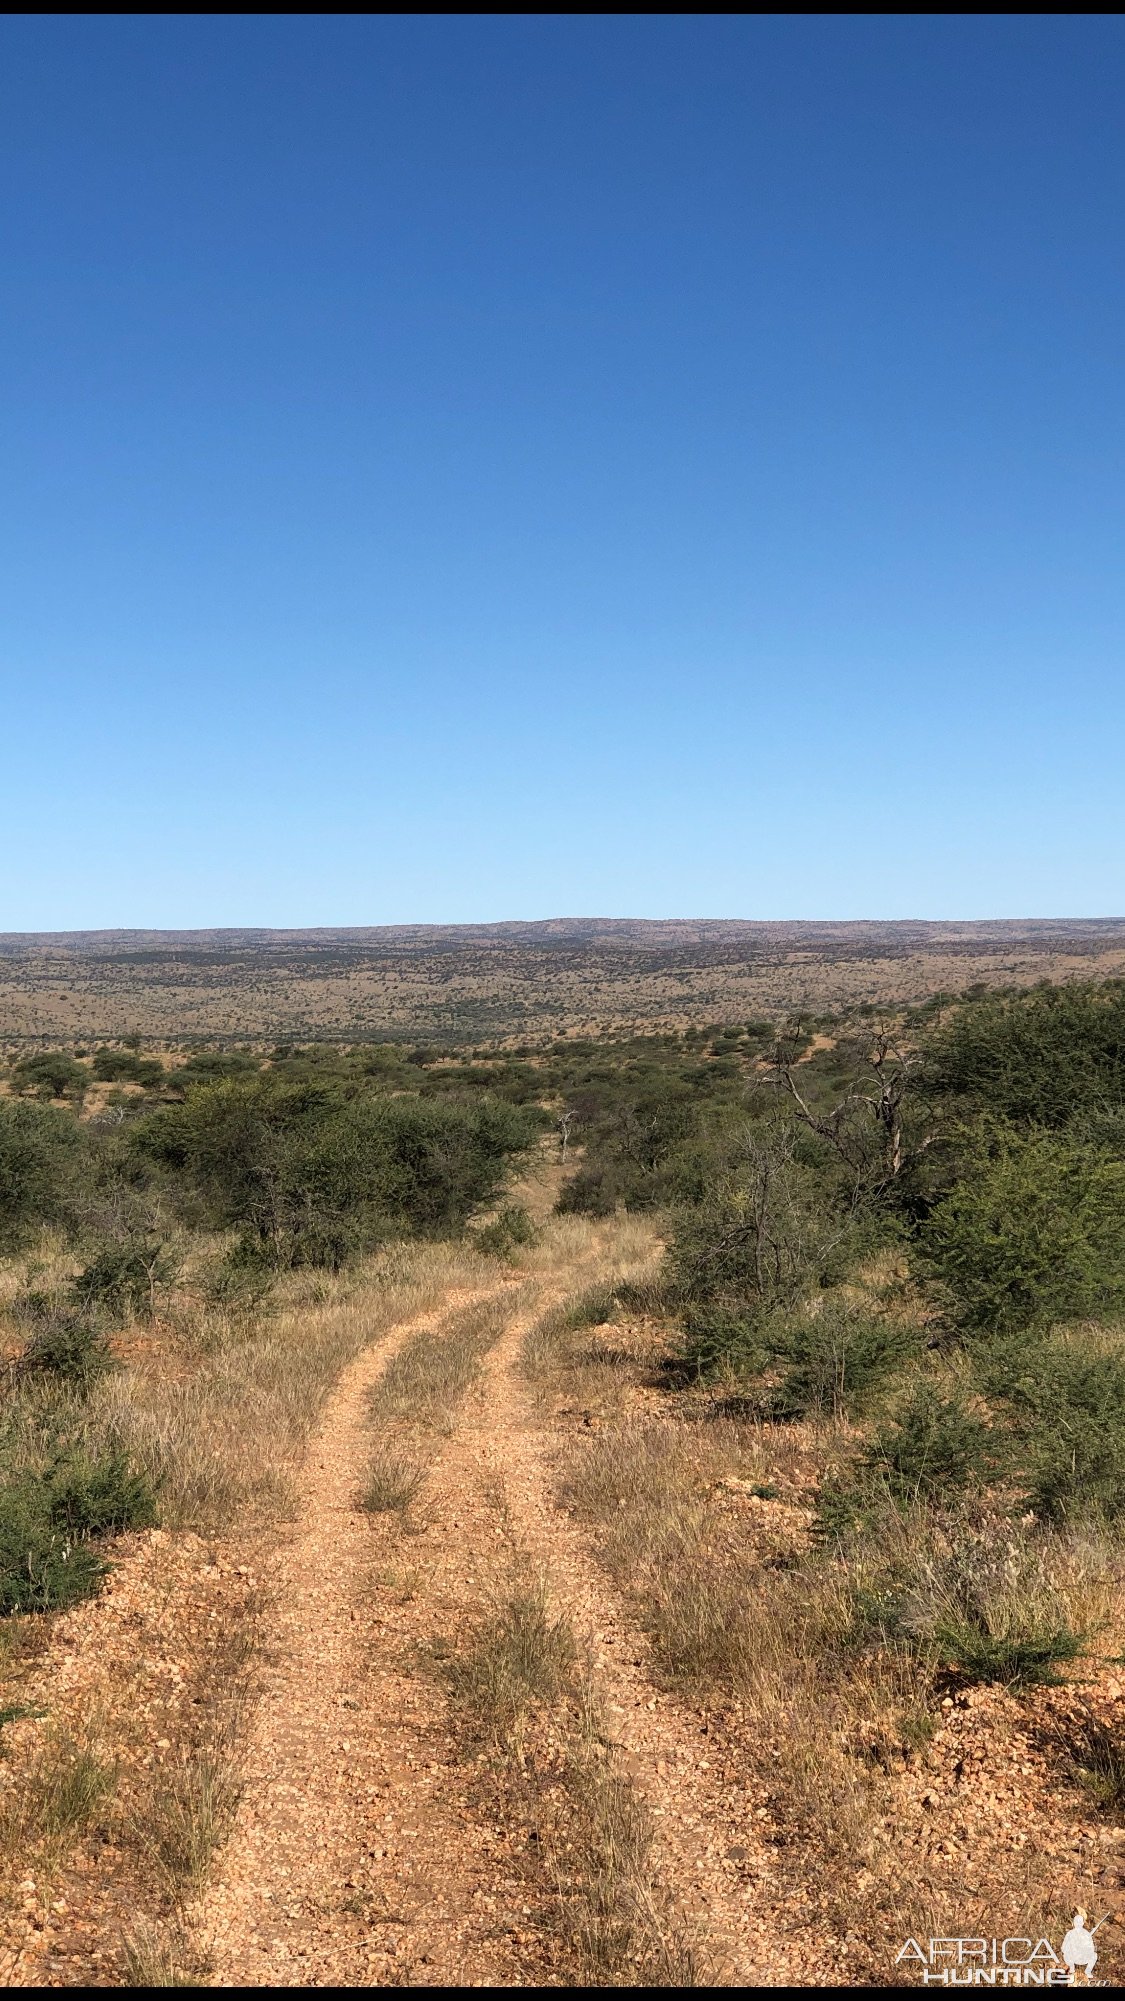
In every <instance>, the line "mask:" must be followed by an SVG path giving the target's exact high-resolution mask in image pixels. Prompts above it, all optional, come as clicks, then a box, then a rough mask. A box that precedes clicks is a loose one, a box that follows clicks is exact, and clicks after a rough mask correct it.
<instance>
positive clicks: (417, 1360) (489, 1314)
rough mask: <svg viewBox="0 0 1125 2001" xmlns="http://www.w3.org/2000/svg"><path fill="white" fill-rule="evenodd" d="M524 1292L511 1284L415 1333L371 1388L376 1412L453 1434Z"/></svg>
mask: <svg viewBox="0 0 1125 2001" xmlns="http://www.w3.org/2000/svg"><path fill="white" fill-rule="evenodd" d="M523 1297H524V1293H523V1289H522V1288H512V1289H511V1290H509V1291H507V1292H505V1293H504V1294H502V1295H501V1296H500V1297H499V1298H492V1299H485V1300H482V1301H478V1302H475V1303H474V1304H473V1305H472V1306H468V1307H466V1308H464V1309H463V1311H462V1312H460V1313H457V1314H454V1315H453V1316H452V1317H451V1318H449V1319H447V1320H444V1321H442V1322H440V1323H439V1325H438V1326H436V1327H427V1328H424V1329H423V1330H422V1332H421V1333H420V1334H416V1335H415V1336H414V1338H413V1340H411V1341H408V1342H407V1343H406V1345H405V1347H403V1348H400V1349H399V1351H398V1354H397V1355H395V1356H394V1357H393V1358H392V1360H391V1362H390V1363H389V1364H388V1366H387V1368H386V1369H384V1371H383V1374H382V1375H381V1376H380V1378H379V1380H378V1382H377V1383H376V1384H375V1386H374V1388H373V1389H372V1391H371V1397H370V1410H371V1414H372V1417H374V1418H376V1419H379V1420H381V1421H382V1422H383V1423H385V1424H400V1425H409V1426H410V1428H411V1430H412V1431H415V1432H430V1433H433V1434H434V1435H435V1436H436V1437H438V1438H443V1437H448V1436H449V1434H450V1432H451V1431H452V1430H453V1426H454V1423H455V1421H456V1417H457V1412H458V1410H459V1409H460V1406H461V1402H462V1400H463V1398H464V1397H465V1396H466V1395H467V1393H468V1391H469V1390H470V1389H471V1387H472V1385H473V1384H474V1383H475V1382H476V1381H477V1380H478V1379H479V1377H480V1374H481V1370H482V1367H483V1363H484V1358H485V1356H486V1355H487V1353H488V1351H489V1349H490V1348H492V1347H494V1346H495V1344H496V1342H497V1341H498V1340H499V1339H500V1336H501V1334H502V1333H503V1331H504V1329H505V1327H506V1326H507V1324H508V1322H509V1320H510V1319H511V1317H512V1315H513V1313H515V1312H517V1311H518V1309H519V1306H520V1303H521V1301H522V1299H523Z"/></svg>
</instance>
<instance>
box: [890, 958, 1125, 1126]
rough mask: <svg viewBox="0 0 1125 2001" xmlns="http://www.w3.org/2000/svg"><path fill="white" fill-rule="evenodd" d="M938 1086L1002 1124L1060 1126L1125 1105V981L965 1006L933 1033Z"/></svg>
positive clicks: (931, 1060)
mask: <svg viewBox="0 0 1125 2001" xmlns="http://www.w3.org/2000/svg"><path fill="white" fill-rule="evenodd" d="M928 1068H929V1072H930V1083H931V1086H932V1087H933V1088H935V1089H936V1090H937V1091H939V1092H943V1093H946V1094H956V1095H957V1096H960V1097H963V1098H967V1099H969V1100H970V1101H972V1102H974V1103H976V1104H977V1105H979V1106H981V1107H982V1108H986V1109H988V1110H989V1111H992V1112H995V1113H998V1114H999V1115H1000V1116H1001V1117H1002V1118H1006V1119H1013V1120H1015V1121H1017V1122H1019V1123H1022V1124H1030V1125H1039V1126H1054V1127H1062V1126H1066V1125H1069V1124H1070V1122H1071V1121H1072V1119H1073V1118H1074V1116H1075V1114H1076V1113H1081V1112H1083V1111H1085V1110H1086V1109H1087V1108H1094V1107H1096V1108H1103V1107H1106V1106H1118V1107H1120V1106H1121V1105H1123V1104H1125V982H1122V981H1120V980H1112V981H1107V982H1106V983H1105V984H1104V985H1092V984H1088V983H1086V982H1080V981H1075V982H1073V983H1068V984H1067V985H1065V986H1057V987H1050V986H1043V987H1037V988H1033V989H1032V991H1031V992H1030V993H1022V994H983V995H981V996H980V997H979V998H978V999H976V1000H972V1001H970V1002H968V1003H963V1004H962V1005H961V1006H959V1007H958V1008H957V1009H956V1010H955V1012H954V1013H953V1015H952V1017H951V1019H950V1020H949V1021H948V1022H947V1023H946V1024H945V1025H944V1026H943V1027H942V1028H940V1029H939V1030H938V1031H937V1032H936V1033H935V1035H934V1037H933V1039H932V1042H931V1044H930V1048H929V1051H928Z"/></svg>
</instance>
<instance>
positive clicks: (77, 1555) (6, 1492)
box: [0, 1474, 107, 1617]
mask: <svg viewBox="0 0 1125 2001" xmlns="http://www.w3.org/2000/svg"><path fill="white" fill-rule="evenodd" d="M106 1567H107V1566H106V1564H105V1563H104V1561H103V1560H102V1558H101V1557H99V1556H98V1555H96V1554H95V1552H94V1551H93V1550H91V1549H88V1548H86V1547H85V1546H84V1545H83V1544H81V1543H78V1544H76V1543H74V1542H73V1541H72V1540H71V1538H70V1537H69V1536H68V1535H67V1533H66V1530H65V1528H64V1527H63V1526H62V1525H61V1524H60V1523H58V1522H57V1521H56V1520H55V1519H54V1516H53V1515H52V1512H51V1496H50V1489H49V1487H48V1485H47V1483H46V1482H45V1481H44V1480H43V1479H42V1478H37V1477H35V1476H34V1475H30V1474H25V1475H23V1476H22V1477H20V1478H16V1479H11V1480H9V1481H8V1482H7V1483H6V1484H5V1485H3V1486H0V1616H2V1617H7V1616H8V1615H9V1614H11V1613H13V1612H53V1611H60V1610H62V1609H63V1607H65V1606H67V1605H73V1604H75V1603H77V1601H78V1600H79V1599H81V1598H88V1597H90V1595H91V1594H92V1593H93V1592H94V1591H96V1590H97V1589H98V1587H99V1585H100V1584H101V1581H102V1578H103V1577H104V1576H105V1572H106Z"/></svg>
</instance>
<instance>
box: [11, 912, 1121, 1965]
mask: <svg viewBox="0 0 1125 2001" xmlns="http://www.w3.org/2000/svg"><path fill="white" fill-rule="evenodd" d="M534 928H535V929H536V932H537V936H536V937H535V939H533V940H531V941H530V942H529V941H528V940H527V939H525V938H523V937H522V932H521V936H519V937H516V936H514V935H512V934H514V933H515V932H516V931H519V930H520V927H494V928H493V930H492V931H491V932H487V931H485V930H484V929H483V928H482V930H481V931H480V932H478V933H474V934H473V936H472V937H471V938H470V939H467V940H461V941H458V940H457V939H456V938H452V939H451V938H450V936H449V935H448V934H441V936H437V935H436V934H426V935H425V936H423V935H422V934H410V935H407V934H395V936H394V937H393V938H390V937H389V936H388V937H386V938H383V939H381V940H380V939H375V940H374V942H373V941H372V936H371V934H364V936H363V938H362V939H361V938H359V937H358V936H356V937H353V938H352V939H351V941H350V942H349V941H348V939H347V938H346V937H344V935H343V934H332V935H331V937H330V938H329V936H328V934H304V942H302V939H301V936H299V935H298V934H291V935H290V936H288V937H286V938H285V939H284V940H282V941H280V942H275V945H274V946H270V945H269V944H268V941H267V943H265V944H262V943H261V942H260V941H259V943H257V944H256V943H255V941H254V939H253V938H252V937H250V935H249V934H238V937H237V938H235V937H234V936H233V935H228V936H226V938H225V939H222V940H218V941H216V940H210V941H208V939H207V938H206V937H205V936H204V935H203V934H195V935H194V937H193V938H192V939H180V940H178V941H175V942H174V943H170V942H169V941H167V940H164V941H161V940H160V939H159V938H157V939H155V940H153V939H142V940H138V939H136V938H134V939H132V940H130V939H128V938H125V939H123V938H121V937H115V938H109V939H107V938H105V937H102V938H101V939H100V940H99V939H96V938H95V939H93V940H89V939H87V940H72V941H69V942H62V943H60V941H58V940H54V941H52V940H34V941H25V942H24V943H22V944H19V945H18V946H17V945H14V944H13V943H12V941H10V940H8V941H0V942H2V943H3V956H4V967H3V979H2V980H0V1006H2V1007H3V1010H4V1012H3V1015H2V1027H0V1033H3V1034H5V1035H6V1036H7V1041H6V1044H5V1048H4V1069H3V1076H2V1080H0V1344H2V1350H3V1369H4V1374H3V1403H2V1408H0V1673H2V1676H3V1682H4V1687H3V1691H2V1692H0V1978H2V1979H3V1980H4V1981H5V1982H6V1983H7V1984H9V1985H32V1986H87V1985H101V1986H161V1985H166V1986H172V1985H217V1986H229V1985H261V1986H277V1985H282V1986H286V1985H289V1986H325V1985H334V1984H336V1985H339V1984H343V1985H353V1986H365V1985H375V1984H383V1985H398V1986H411V1985H416V1986H431V1985H445V1986H458V1985H484V1986H497V1985H498V1986H517V1987H518V1986H542V1985H548V1986H550V1985H558V1986H567V1985H601V1986H627V1985H640V1984H655V1985H663V1986H671V1987H677V1986H685V1985H703V1986H707V1985H727V1984H740V1985H754V1984H759V1985H798V1986H839V1985H861V1986H873V1987H877V1986H894V1985H913V1984H915V1983H916V1981H917V1978H918V1973H919V1962H918V1960H917V1958H916V1957H915V1958H911V1957H910V1956H909V1955H908V1956H907V1957H905V1958H904V1957H902V1948H903V1947H904V1945H905V1943H906V1941H908V1940H916V1941H921V1943H922V1946H923V1949H926V1948H927V1947H928V1941H930V1940H931V1939H950V1938H954V1939H955V1938H970V1939H971V1938H978V1939H980V1938H983V1939H992V1938H993V1937H996V1938H1001V1939H1002V1938H1008V1939H1012V1938H1025V1939H1027V1940H1028V1942H1029V1951H1031V1950H1033V1949H1034V1950H1038V1942H1039V1941H1046V1942H1048V1943H1047V1947H1046V1951H1049V1952H1053V1953H1054V1954H1056V1955H1058V1954H1059V1953H1060V1950H1061V1940H1062V1937H1063V1934H1064V1933H1065V1932H1066V1931H1067V1929H1068V1927H1069V1926H1070V1923H1071V1919H1072V1915H1073V1913H1074V1912H1075V1910H1082V1911H1085V1912H1086V1913H1088V1922H1089V1925H1090V1927H1091V1928H1092V1927H1094V1926H1096V1932H1095V1937H1096V1941H1097V1950H1098V1963H1097V1976H1098V1978H1100V1979H1108V1980H1110V1981H1111V1982H1112V1981H1113V1980H1115V1979H1119V1978H1121V1977H1122V1974H1123V1973H1125V1953H1123V1951H1122V1940H1123V1928H1125V1724H1122V1721H1121V1717H1120V1708H1121V1696H1122V1692H1123V1689H1125V1666H1123V1665H1122V1663H1123V1660H1125V1350H1123V1348H1122V1328H1123V1326H1125V981H1123V980H1122V978H1121V977H1120V974H1121V968H1122V963H1123V962H1125V961H1123V955H1125V932H1123V929H1122V927H1120V926H1116V927H1115V926H1108V925H1107V926H1101V927H1098V926H1089V927H1085V928H1083V927H1079V926H1076V927H1071V928H1070V929H1069V930H1068V929H1067V928H1066V927H1062V926H1059V927H1048V926H1042V927H1032V926H1029V927H1022V928H1021V927H1003V926H997V927H983V926H982V927H971V926H962V927H945V930H944V932H943V933H942V935H941V936H940V937H939V936H936V935H932V934H934V933H936V932H937V931H938V929H939V927H929V928H928V929H927V927H900V928H896V927H894V926H881V927H875V926H872V927H851V930H850V933H849V935H848V936H847V937H843V938H841V935H840V934H841V933H842V932H843V931H845V930H847V927H837V928H836V930H835V931H833V932H832V935H831V936H829V935H827V933H828V931H829V927H820V928H819V929H820V930H821V931H822V932H823V933H824V934H825V935H820V936H816V937H813V936H811V935H810V934H811V933H812V932H814V931H816V930H817V929H818V927H795V926H794V927H782V926H778V927H757V929H756V930H755V928H754V927H733V926H732V927H722V926H713V927H705V926H700V927H680V929H679V930H678V931H677V930H676V928H675V927H650V928H649V931H648V933H645V930H644V927H638V926H633V927H619V928H618V930H617V931H616V932H615V931H614V929H613V927H611V926H601V927H598V926H592V927H586V929H585V930H583V929H581V927H571V928H570V929H569V930H566V929H565V927H564V928H556V929H554V930H552V929H551V927H534ZM752 930H755V935H754V937H753V938H751V937H749V936H748V935H744V934H749V933H750V932H751V931H752ZM657 931H662V934H663V935H661V936H660V937H657V936H656V935H655V933H656V932H657ZM767 931H768V932H769V934H770V935H769V936H768V937H767V936H766V935H765V934H766V932H767ZM736 933H737V934H738V935H735V934H736ZM798 933H801V936H798V935H797V934H798ZM923 933H926V934H927V935H925V936H923V935H922V934H923ZM874 934H878V935H877V936H876V935H874ZM310 939H312V940H313V942H312V943H309V940H310ZM317 940H319V942H316V941H317ZM341 941H343V942H341ZM271 953H272V957H271ZM521 953H522V954H523V957H522V958H521V956H520V955H521ZM459 954H460V955H461V956H460V957H459V956H458V955H459ZM192 955H194V956H192ZM529 955H530V956H529ZM536 955H538V956H536ZM396 967H398V971H396ZM583 968H585V972H584V971H583ZM404 969H405V970H404ZM412 981H413V982H414V984H413V986H411V982H412ZM189 990H190V991H189ZM185 993H187V994H188V998H189V999H190V1000H191V1002H192V1006H191V1008H190V1009H186V1010H185V1007H184V1005H182V1003H183V999H184V995H185ZM326 995H327V996H328V998H326ZM349 1010H350V1012H349ZM1048 1963H1049V1962H1048V1961H1047V1959H1046V1958H1045V1957H1044V1955H1043V1954H1042V1953H1040V1957H1039V1959H1038V1960H1037V1961H1036V1965H1037V1966H1040V1967H1041V1966H1045V1965H1047V1964H1048ZM1056 1963H1059V1962H1056Z"/></svg>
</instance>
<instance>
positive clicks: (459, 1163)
mask: <svg viewBox="0 0 1125 2001" xmlns="http://www.w3.org/2000/svg"><path fill="white" fill-rule="evenodd" d="M535 1130H536V1122H535V1121H534V1120H533V1119H532V1118H531V1117H530V1116H529V1115H528V1114H527V1113H525V1112H523V1111H521V1110H519V1109H518V1108H516V1107H515V1106H512V1105H507V1104H502V1103H498V1102H496V1101H493V1100H488V1099H484V1100H477V1101H476V1102H475V1103H473V1104H472V1105H462V1104H456V1103H448V1102H444V1101H440V1102H439V1101H435V1100H430V1099H419V1098H413V1097H407V1096H401V1097H398V1096H396V1097H392V1098H387V1097H382V1096H380V1095H378V1094H377V1093H376V1092H374V1091H367V1092H355V1093H349V1091H348V1090H347V1089H346V1088H345V1087H344V1086H343V1085H342V1084H341V1083H340V1082H339V1081H335V1080H329V1081H324V1082H322V1081H320V1080H318V1079H311V1080H309V1081H306V1082H301V1083H288V1082H285V1081H278V1080H277V1079H275V1078H272V1077H269V1076H266V1077H262V1078H254V1079H250V1080H246V1081H243V1080H227V1081H224V1082H221V1083H216V1084H207V1085H201V1086H200V1087H199V1088H198V1089H196V1090H193V1091H191V1092H190V1093H189V1094H188V1096H187V1098H186V1100H185V1102H184V1103H183V1104H182V1105H177V1106H174V1107H169V1108H168V1109H167V1110H166V1111H162V1112H159V1113H156V1114H154V1116H153V1117H152V1118H150V1119H149V1120H147V1121H146V1122H145V1126H144V1128H143V1130H142V1131H140V1132H139V1134H138V1138H137V1143H136V1144H137V1148H138V1151H139V1153H141V1154H142V1155H147V1157H148V1158H150V1159H153V1160H156V1161H159V1162H160V1163H162V1164H163V1165H164V1166H165V1167H167V1168H170V1169H172V1170H173V1171H174V1172H176V1173H178V1174H179V1175H180V1176H182V1177H184V1178H186V1179H187V1181H188V1182H189V1183H190V1184H191V1185H192V1186H194V1188H195V1189H196V1190H197V1191H198V1194H199V1196H200V1198H201V1200H202V1202H203V1204H204V1206H205V1212H206V1215H207V1218H208V1220H210V1221H211V1222H212V1223H215V1224H217V1225H219V1226H224V1225H230V1224H233V1225H235V1226H240V1227H243V1228H244V1229H245V1230H246V1231H247V1234H248V1236H249V1237H251V1238H254V1239H256V1240H257V1241H258V1243H259V1244H260V1245H261V1247H262V1250H263V1254H265V1255H267V1256H268V1257H269V1258H270V1259H271V1260H272V1261H273V1262H274V1263H275V1264H278V1265H294V1264H319V1265H328V1266H335V1265H339V1264H341V1263H343V1262H344V1261H345V1260H346V1259H347V1258H349V1257H350V1256H351V1255H353V1253H354V1252H356V1251H358V1250H362V1249H365V1248H367V1247H369V1246H372V1245H375V1244H378V1243H380V1242H382V1241H384V1240H385V1239H386V1238H387V1237H389V1236H393V1235H402V1234H421V1235H427V1234H433V1235H437V1234H441V1233H443V1232H450V1231H456V1230H459V1229H460V1228H461V1227H462V1226H463V1224H464V1223H465V1221H466V1219H467V1218H468V1216H469V1215H470V1214H471V1213H472V1212H473V1210H474V1209H476V1208H479V1207H481V1206H483V1205H484V1204H485V1203H486V1202H488V1201H490V1200H491V1199H492V1198H493V1197H494V1196H495V1195H496V1193H497V1191H498V1189H499V1187H500V1185H501V1182H502V1180H503V1177H504V1174H505V1173H506V1171H507V1167H508V1163H509V1162H510V1160H511V1159H512V1158H513V1156H515V1155H516V1154H518V1153H520V1152H522V1151H523V1149H524V1148H525V1147H527V1146H528V1145H529V1144H530V1141H531V1139H532V1137H533V1136H534V1133H535Z"/></svg>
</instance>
